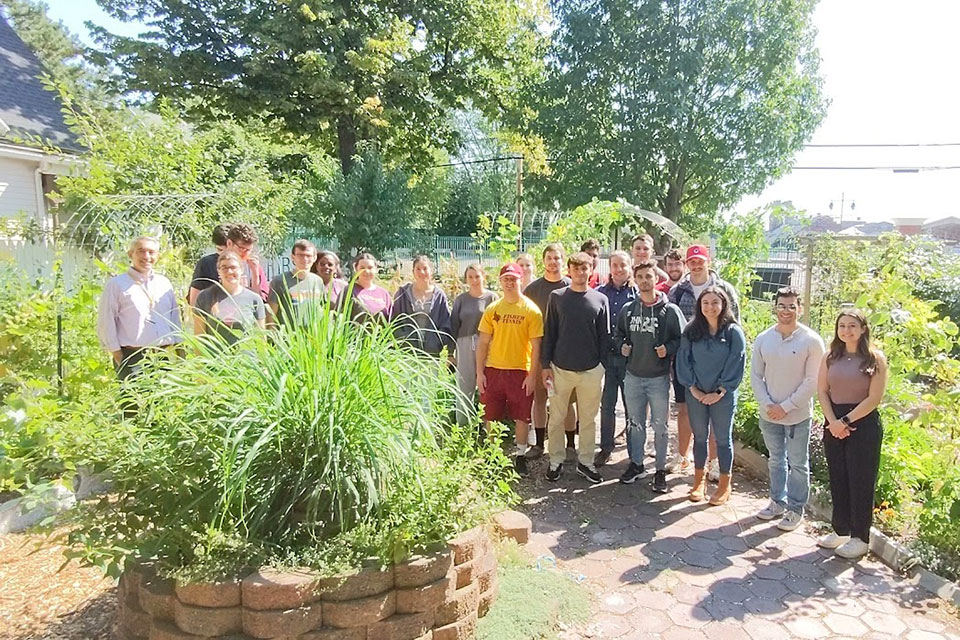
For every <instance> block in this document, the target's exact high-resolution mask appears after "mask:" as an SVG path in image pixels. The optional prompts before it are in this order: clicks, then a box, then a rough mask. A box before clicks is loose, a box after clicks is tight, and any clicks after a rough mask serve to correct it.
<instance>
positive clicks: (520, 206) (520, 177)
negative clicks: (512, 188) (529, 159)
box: [517, 156, 525, 251]
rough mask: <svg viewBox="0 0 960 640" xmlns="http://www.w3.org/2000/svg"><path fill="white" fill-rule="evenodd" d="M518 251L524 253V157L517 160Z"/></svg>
mask: <svg viewBox="0 0 960 640" xmlns="http://www.w3.org/2000/svg"><path fill="white" fill-rule="evenodd" d="M517 226H518V227H520V231H518V232H517V250H518V251H523V250H524V248H525V247H524V246H523V157H522V156H521V157H518V158H517Z"/></svg>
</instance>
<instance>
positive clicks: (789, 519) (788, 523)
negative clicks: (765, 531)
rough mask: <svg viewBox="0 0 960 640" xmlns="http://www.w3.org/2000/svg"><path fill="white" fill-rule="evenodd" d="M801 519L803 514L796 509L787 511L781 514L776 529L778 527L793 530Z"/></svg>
mask: <svg viewBox="0 0 960 640" xmlns="http://www.w3.org/2000/svg"><path fill="white" fill-rule="evenodd" d="M801 520H803V514H801V513H797V512H796V511H787V512H786V513H784V514H783V518H781V519H780V522H778V523H777V529H780V531H793V530H794V529H796V528H797V527H799V526H800V521H801Z"/></svg>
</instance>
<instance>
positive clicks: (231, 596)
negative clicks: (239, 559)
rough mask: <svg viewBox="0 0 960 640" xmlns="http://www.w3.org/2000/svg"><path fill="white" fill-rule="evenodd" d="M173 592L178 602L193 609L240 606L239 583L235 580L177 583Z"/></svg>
mask: <svg viewBox="0 0 960 640" xmlns="http://www.w3.org/2000/svg"><path fill="white" fill-rule="evenodd" d="M175 591H176V593H177V599H178V600H179V601H180V602H182V603H183V604H189V605H193V606H195V607H210V608H213V607H239V606H240V581H239V580H236V579H232V580H223V581H220V582H188V583H182V582H179V581H177V586H176V587H175Z"/></svg>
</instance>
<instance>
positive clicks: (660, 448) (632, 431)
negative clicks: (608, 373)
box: [623, 371, 670, 471]
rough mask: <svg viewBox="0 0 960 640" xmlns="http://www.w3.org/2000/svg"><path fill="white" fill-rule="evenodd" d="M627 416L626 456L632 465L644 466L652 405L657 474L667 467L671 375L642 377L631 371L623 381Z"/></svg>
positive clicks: (651, 422)
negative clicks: (648, 408) (648, 412)
mask: <svg viewBox="0 0 960 640" xmlns="http://www.w3.org/2000/svg"><path fill="white" fill-rule="evenodd" d="M623 390H624V396H625V399H626V401H627V413H629V414H630V415H631V416H633V417H632V418H631V419H629V420H627V453H628V454H629V455H630V462H632V463H634V464H636V465H643V453H644V448H645V447H646V445H647V406H648V405H649V406H650V426H652V427H653V445H654V448H655V449H656V461H657V471H664V470H665V469H666V468H667V413H668V412H669V410H670V376H669V375H666V376H659V377H656V378H641V377H640V376H635V375H633V374H632V373H630V372H629V371H627V372H626V375H625V376H624V379H623Z"/></svg>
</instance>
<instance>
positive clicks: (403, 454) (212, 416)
mask: <svg viewBox="0 0 960 640" xmlns="http://www.w3.org/2000/svg"><path fill="white" fill-rule="evenodd" d="M348 316H349V314H348V313H339V314H338V313H330V311H329V309H319V310H317V312H316V313H312V314H310V317H309V318H307V322H306V323H305V326H303V327H299V328H293V329H288V328H281V330H279V331H254V332H252V333H248V334H247V335H245V336H243V337H242V338H241V339H240V340H239V341H238V342H237V343H236V344H233V345H226V344H224V343H222V342H220V341H218V340H216V339H213V340H210V338H211V336H202V337H200V338H195V337H190V336H185V337H186V346H187V349H188V351H191V352H192V353H190V354H189V355H187V356H186V357H185V358H174V359H165V360H164V359H157V360H156V361H153V362H151V363H149V364H148V365H147V372H146V373H145V374H144V375H143V376H141V377H140V378H138V379H136V381H135V382H133V384H131V385H130V387H129V389H128V393H129V396H128V397H129V400H130V402H132V403H133V404H134V405H136V406H137V407H138V408H139V410H138V412H137V415H136V417H135V418H133V419H131V420H125V421H118V426H117V429H116V433H115V435H114V437H111V438H110V439H109V440H108V441H106V442H104V443H103V450H102V457H103V460H104V463H103V464H104V466H106V467H107V468H108V469H110V472H111V474H112V476H113V478H114V485H113V486H114V488H115V493H113V494H111V495H110V496H108V497H105V498H104V499H102V500H101V501H100V502H99V503H97V504H96V505H91V506H88V507H87V508H86V509H84V510H82V511H81V512H80V515H79V518H80V526H79V527H78V528H76V529H75V530H74V531H73V533H72V534H71V537H72V540H73V542H75V543H79V550H78V551H77V552H76V553H77V554H78V555H80V556H81V557H83V558H84V559H85V560H87V561H88V562H91V563H94V564H97V565H100V566H102V567H103V568H104V569H105V570H107V571H108V573H117V572H119V571H120V567H121V563H122V561H123V559H124V557H125V556H127V555H137V556H139V557H143V558H152V559H155V560H157V561H159V562H160V564H161V565H163V566H165V567H166V568H167V570H168V571H170V572H180V574H181V575H194V576H208V575H210V574H229V573H231V572H235V571H239V570H241V569H242V568H245V567H248V566H253V565H257V564H264V563H273V564H297V565H308V566H315V567H317V568H321V569H322V568H331V569H343V568H345V567H347V566H356V565H357V564H358V563H360V562H361V561H363V560H364V559H367V558H369V557H370V556H376V557H378V558H380V559H381V560H382V561H383V562H391V561H394V560H397V559H399V558H402V557H404V556H405V555H407V554H408V553H409V552H410V551H412V550H415V549H421V548H426V547H429V546H430V545H432V544H435V543H438V542H440V541H443V540H445V539H447V538H449V537H450V536H451V535H453V534H455V533H456V532H457V531H459V530H462V529H464V528H468V527H470V526H473V525H474V524H476V523H477V522H479V521H481V520H483V519H484V518H485V517H486V516H487V514H488V513H489V509H490V508H492V507H494V506H496V505H499V504H503V503H505V502H507V501H509V500H510V499H511V496H512V493H511V491H510V489H509V486H508V485H507V482H506V479H507V478H509V474H510V473H511V472H510V471H509V463H508V460H507V459H506V458H505V457H504V455H503V454H502V452H501V451H500V449H499V447H497V446H495V445H494V444H492V443H491V444H486V443H480V444H478V443H477V438H476V435H475V434H476V427H475V426H473V427H470V428H463V429H461V428H458V427H457V426H456V425H455V424H454V422H453V421H451V420H450V419H449V418H450V416H451V415H452V414H453V411H454V407H455V405H456V403H457V393H458V391H457V389H456V384H455V382H454V380H453V378H452V376H451V374H450V373H449V372H448V370H447V367H446V364H445V362H443V361H441V360H440V359H436V358H430V357H425V356H423V355H422V354H417V353H415V352H414V351H412V350H411V349H409V348H407V347H404V346H403V344H402V343H400V342H398V341H397V339H396V338H395V337H394V330H393V327H391V326H389V325H381V324H369V325H356V324H354V323H352V322H351V321H349V320H348Z"/></svg>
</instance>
